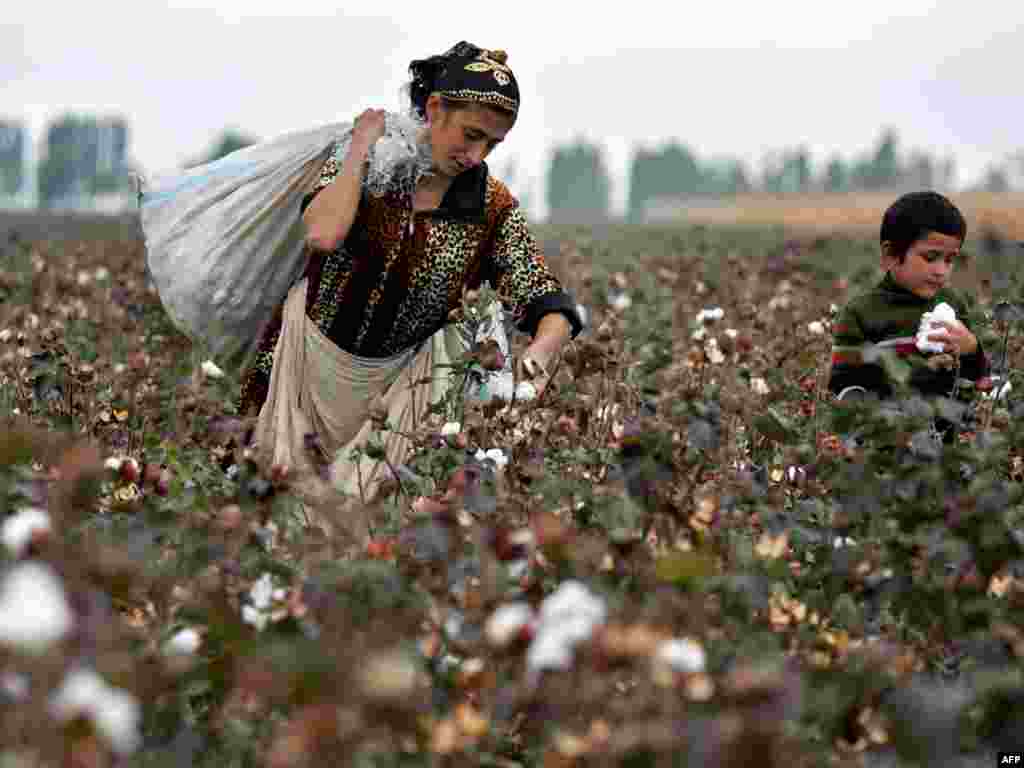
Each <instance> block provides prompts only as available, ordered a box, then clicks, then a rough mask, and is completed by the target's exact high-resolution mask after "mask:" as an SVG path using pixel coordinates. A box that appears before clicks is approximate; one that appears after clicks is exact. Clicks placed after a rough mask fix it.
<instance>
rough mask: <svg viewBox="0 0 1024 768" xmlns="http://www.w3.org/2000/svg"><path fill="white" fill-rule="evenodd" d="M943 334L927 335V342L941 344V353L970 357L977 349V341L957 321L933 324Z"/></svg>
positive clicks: (965, 327)
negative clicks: (940, 329) (943, 330)
mask: <svg viewBox="0 0 1024 768" xmlns="http://www.w3.org/2000/svg"><path fill="white" fill-rule="evenodd" d="M935 325H936V326H938V327H939V328H943V329H945V333H941V332H940V333H929V334H928V340H929V341H939V342H942V351H943V352H949V353H953V354H957V355H970V354H973V353H974V352H975V351H977V349H978V339H977V338H975V336H974V334H973V333H971V332H970V331H969V330H967V326H965V325H964V324H963V323H961V322H959V321H954V322H952V323H947V322H938V323H935Z"/></svg>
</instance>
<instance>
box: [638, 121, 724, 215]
mask: <svg viewBox="0 0 1024 768" xmlns="http://www.w3.org/2000/svg"><path fill="white" fill-rule="evenodd" d="M732 170H733V169H725V168H723V169H721V171H720V172H718V173H716V172H715V171H712V170H706V169H702V168H701V165H700V163H699V162H698V160H697V156H696V155H695V154H694V153H693V151H692V150H690V148H689V147H686V146H683V145H682V144H680V143H679V142H677V141H672V142H669V143H668V144H666V145H665V146H663V147H661V148H660V149H657V150H646V149H642V148H640V149H637V150H635V151H634V153H633V160H632V163H631V166H630V172H629V204H628V206H627V209H628V212H629V217H630V220H631V221H640V220H642V218H643V215H644V211H645V209H646V206H647V204H648V203H649V202H650V201H652V200H657V199H658V198H673V197H688V196H692V195H701V194H717V193H718V192H715V191H712V188H715V187H716V185H718V186H721V184H723V183H727V182H723V181H722V179H726V178H728V177H729V175H730V174H731V173H732Z"/></svg>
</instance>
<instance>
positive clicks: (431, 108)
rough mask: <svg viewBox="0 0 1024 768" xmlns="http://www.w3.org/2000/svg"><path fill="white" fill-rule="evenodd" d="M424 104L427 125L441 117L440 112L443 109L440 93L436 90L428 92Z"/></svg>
mask: <svg viewBox="0 0 1024 768" xmlns="http://www.w3.org/2000/svg"><path fill="white" fill-rule="evenodd" d="M424 106H425V110H424V111H425V112H426V115H427V125H430V124H431V123H436V122H437V121H438V120H439V119H440V117H441V112H442V111H444V102H443V101H442V100H441V94H439V93H437V92H436V91H435V92H434V93H432V94H430V95H429V96H428V97H427V103H426V104H425V105H424Z"/></svg>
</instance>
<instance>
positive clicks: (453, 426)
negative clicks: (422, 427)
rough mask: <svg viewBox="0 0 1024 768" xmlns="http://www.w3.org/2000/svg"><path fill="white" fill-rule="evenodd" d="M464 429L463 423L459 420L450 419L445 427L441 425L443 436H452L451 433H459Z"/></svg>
mask: <svg viewBox="0 0 1024 768" xmlns="http://www.w3.org/2000/svg"><path fill="white" fill-rule="evenodd" d="M461 431H462V425H461V424H460V423H459V422H457V421H449V422H448V423H447V424H445V425H444V426H443V427H441V437H450V436H451V435H457V434H459V432H461Z"/></svg>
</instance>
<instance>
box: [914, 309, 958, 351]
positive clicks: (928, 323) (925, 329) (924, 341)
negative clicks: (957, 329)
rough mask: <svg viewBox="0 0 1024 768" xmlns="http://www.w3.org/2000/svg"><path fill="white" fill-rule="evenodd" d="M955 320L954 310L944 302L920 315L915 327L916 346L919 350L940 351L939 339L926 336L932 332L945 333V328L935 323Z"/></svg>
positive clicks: (940, 343)
mask: <svg viewBox="0 0 1024 768" xmlns="http://www.w3.org/2000/svg"><path fill="white" fill-rule="evenodd" d="M955 321H956V311H955V310H954V309H953V308H952V307H951V306H950V305H949V304H947V303H946V302H942V303H941V304H939V305H938V306H936V307H935V308H934V309H933V310H932V311H931V312H925V313H924V314H923V315H921V324H920V325H919V326H918V329H917V348H918V349H919V350H920V351H921V352H926V353H927V352H941V351H942V342H941V341H930V340H929V339H928V337H929V336H930V335H931V334H933V333H945V332H946V329H944V328H942V327H940V326H938V325H936V323H940V322H942V323H952V322H955Z"/></svg>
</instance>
